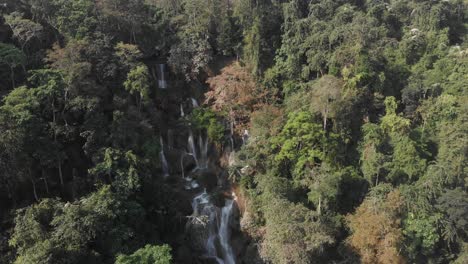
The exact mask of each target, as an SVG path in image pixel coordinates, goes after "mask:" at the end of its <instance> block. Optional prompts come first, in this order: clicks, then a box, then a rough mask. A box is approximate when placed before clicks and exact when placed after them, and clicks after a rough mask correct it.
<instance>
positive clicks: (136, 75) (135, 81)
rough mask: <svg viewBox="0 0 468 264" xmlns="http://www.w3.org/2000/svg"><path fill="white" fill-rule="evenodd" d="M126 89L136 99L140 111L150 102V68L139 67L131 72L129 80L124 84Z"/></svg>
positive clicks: (128, 76)
mask: <svg viewBox="0 0 468 264" xmlns="http://www.w3.org/2000/svg"><path fill="white" fill-rule="evenodd" d="M124 87H125V89H126V90H127V91H128V92H129V93H130V94H132V95H134V96H135V97H136V101H137V105H138V109H139V110H141V106H142V105H143V104H144V103H145V102H147V101H149V100H150V97H149V94H150V90H149V89H150V80H149V71H148V67H146V66H145V65H139V66H136V67H135V68H133V69H132V70H130V72H129V73H128V75H127V80H126V81H125V82H124Z"/></svg>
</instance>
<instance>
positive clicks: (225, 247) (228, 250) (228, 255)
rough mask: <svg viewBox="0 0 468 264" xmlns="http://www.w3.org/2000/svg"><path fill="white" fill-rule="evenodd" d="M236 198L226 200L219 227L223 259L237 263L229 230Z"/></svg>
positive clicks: (233, 263) (230, 263)
mask: <svg viewBox="0 0 468 264" xmlns="http://www.w3.org/2000/svg"><path fill="white" fill-rule="evenodd" d="M233 205H234V200H226V205H225V206H224V207H223V209H222V210H221V225H220V227H219V240H220V242H221V247H222V251H223V259H224V263H225V264H235V263H236V262H235V261H234V253H233V252H232V247H231V245H230V243H229V241H230V239H231V232H229V231H230V230H229V220H230V219H231V215H232V208H233Z"/></svg>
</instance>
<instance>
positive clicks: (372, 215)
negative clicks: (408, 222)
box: [347, 186, 406, 264]
mask: <svg viewBox="0 0 468 264" xmlns="http://www.w3.org/2000/svg"><path fill="white" fill-rule="evenodd" d="M379 187H380V186H378V187H376V189H379ZM402 204H403V199H402V198H401V196H400V192H399V191H398V190H394V191H391V192H390V193H388V194H387V195H383V197H380V198H379V197H378V196H377V197H373V196H372V195H371V197H369V198H367V199H366V200H365V201H364V202H363V203H362V204H361V206H359V208H358V209H357V210H356V212H355V213H354V214H353V215H348V216H347V220H348V224H349V227H350V229H351V231H352V235H351V236H350V237H349V239H348V243H349V245H350V246H351V247H352V248H353V249H354V250H356V251H357V252H358V253H359V255H360V256H361V259H362V262H363V263H365V264H366V263H369V264H371V263H372V264H374V263H381V264H386V263H388V264H390V263H405V262H406V261H405V258H404V257H403V256H402V255H401V254H400V243H401V241H402V230H401V224H400V208H401V206H402Z"/></svg>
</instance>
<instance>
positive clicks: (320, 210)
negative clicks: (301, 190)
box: [317, 195, 322, 215]
mask: <svg viewBox="0 0 468 264" xmlns="http://www.w3.org/2000/svg"><path fill="white" fill-rule="evenodd" d="M317 213H318V215H321V214H322V196H321V195H320V196H319V200H318V207H317Z"/></svg>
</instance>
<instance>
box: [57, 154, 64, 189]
mask: <svg viewBox="0 0 468 264" xmlns="http://www.w3.org/2000/svg"><path fill="white" fill-rule="evenodd" d="M57 163H58V164H57V165H58V171H59V177H60V185H61V186H62V188H63V184H64V183H63V173H62V160H61V159H60V157H58V160H57Z"/></svg>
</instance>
